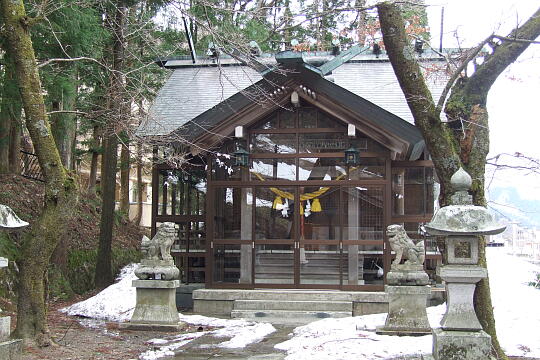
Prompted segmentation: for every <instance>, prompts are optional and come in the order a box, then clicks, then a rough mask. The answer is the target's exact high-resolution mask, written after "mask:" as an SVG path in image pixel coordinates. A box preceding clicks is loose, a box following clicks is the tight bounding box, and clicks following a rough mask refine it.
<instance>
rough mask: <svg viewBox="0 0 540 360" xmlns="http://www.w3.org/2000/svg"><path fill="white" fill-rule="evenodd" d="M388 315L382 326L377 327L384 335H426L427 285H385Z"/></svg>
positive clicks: (429, 327) (428, 288)
mask: <svg viewBox="0 0 540 360" xmlns="http://www.w3.org/2000/svg"><path fill="white" fill-rule="evenodd" d="M386 292H387V294H388V316H387V317H386V323H385V324H384V326H383V327H380V328H377V333H378V334H384V335H427V334H431V326H430V325H429V320H428V317H427V311H426V304H427V297H428V295H429V294H430V292H431V289H430V287H429V286H387V287H386Z"/></svg>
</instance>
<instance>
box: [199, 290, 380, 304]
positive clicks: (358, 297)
mask: <svg viewBox="0 0 540 360" xmlns="http://www.w3.org/2000/svg"><path fill="white" fill-rule="evenodd" d="M193 299H201V300H265V301H279V300H286V301H357V302H376V303H377V302H387V301H388V300H387V296H386V293H384V292H383V291H381V292H366V291H361V292H360V291H339V290H284V289H268V290H266V289H265V290H262V289H261V290H241V289H219V290H218V289H200V290H195V291H194V292H193Z"/></svg>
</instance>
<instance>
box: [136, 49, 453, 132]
mask: <svg viewBox="0 0 540 360" xmlns="http://www.w3.org/2000/svg"><path fill="white" fill-rule="evenodd" d="M332 58H333V57H332V56H330V55H328V54H317V53H315V54H311V55H307V56H305V59H306V61H308V62H313V61H316V62H318V63H324V62H326V61H328V60H331V59H332ZM259 60H260V62H261V63H263V64H265V65H268V66H275V65H276V61H275V58H274V57H268V56H267V57H262V58H260V59H259ZM422 61H423V63H424V64H425V65H426V67H431V66H433V64H439V65H440V64H444V63H442V62H441V60H440V59H439V58H437V57H435V56H431V55H430V54H424V55H423V59H422ZM162 64H164V67H166V68H169V69H172V73H171V75H170V77H169V79H168V80H167V82H166V83H165V85H164V86H163V88H162V89H161V90H160V91H159V93H158V95H157V97H156V99H155V101H154V103H153V104H152V106H151V107H150V111H149V117H148V119H147V121H146V122H145V123H144V124H143V125H142V126H141V127H140V128H139V130H138V134H139V135H141V136H153V135H157V136H160V135H167V134H170V133H171V132H172V131H174V130H176V129H177V128H179V127H180V126H182V125H183V124H185V123H186V122H188V121H190V120H192V119H194V118H195V117H197V116H199V115H201V114H202V113H204V112H206V111H208V110H210V109H212V108H213V107H215V106H217V105H218V104H220V103H222V102H223V101H225V100H227V99H229V98H231V96H233V95H234V94H236V93H238V92H239V91H241V90H244V89H246V88H247V87H249V86H251V85H252V84H255V83H257V82H258V81H260V80H261V79H262V76H261V75H260V74H259V73H258V72H256V71H255V70H253V69H251V68H250V67H248V66H246V65H243V64H242V63H240V62H239V61H237V60H235V59H232V58H222V59H220V60H219V63H216V62H214V61H212V60H211V59H203V60H199V62H198V63H197V64H193V63H192V62H191V60H187V59H186V60H167V61H162ZM329 77H331V78H333V81H334V83H335V84H336V85H338V86H340V87H342V88H344V89H346V90H348V91H350V92H352V93H353V94H355V95H357V96H360V97H362V98H364V99H366V100H368V101H370V102H372V103H374V104H376V105H378V106H379V107H381V108H383V109H386V110H387V111H389V112H391V113H392V114H394V115H396V116H398V117H400V118H402V119H404V120H406V121H408V122H411V123H412V122H413V117H412V114H411V112H410V110H409V108H408V106H407V103H406V101H405V97H404V95H403V93H402V91H401V88H400V87H399V84H398V82H397V79H396V77H395V74H394V72H393V69H392V66H391V64H390V62H389V61H388V58H387V57H386V55H384V54H382V55H380V56H379V57H376V56H375V55H373V54H371V53H367V52H364V53H361V54H359V55H357V56H355V57H354V58H353V59H351V60H349V61H348V62H346V63H344V64H342V65H341V66H339V67H338V68H336V69H334V70H333V72H332V74H331V75H329ZM427 80H428V86H429V88H430V90H431V92H432V94H433V97H434V99H435V100H437V99H438V97H439V95H440V93H441V92H442V90H443V88H444V85H445V83H446V79H445V78H442V79H441V78H437V75H436V73H433V74H430V75H429V76H428V77H427ZM252 92H253V91H252ZM258 93H259V92H257V91H255V92H254V94H258ZM259 95H260V94H259ZM256 96H258V95H256Z"/></svg>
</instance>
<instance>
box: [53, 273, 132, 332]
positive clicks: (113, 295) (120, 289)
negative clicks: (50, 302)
mask: <svg viewBox="0 0 540 360" xmlns="http://www.w3.org/2000/svg"><path fill="white" fill-rule="evenodd" d="M137 266H139V264H130V265H127V266H125V267H124V268H123V269H122V271H121V272H120V275H118V278H117V279H116V280H118V282H117V283H114V284H112V285H111V286H109V287H107V288H105V289H104V290H103V291H101V292H100V293H99V294H97V295H95V296H93V297H91V298H88V299H86V300H84V301H81V302H78V303H75V304H73V305H71V306H68V307H65V308H63V309H60V311H61V312H64V313H66V314H68V315H74V316H82V317H87V318H92V319H100V320H108V321H116V322H123V321H128V320H129V319H130V318H131V315H133V310H134V309H135V296H136V295H135V288H134V287H132V286H131V282H132V281H133V280H136V279H137V277H136V276H135V273H134V271H135V269H136V268H137Z"/></svg>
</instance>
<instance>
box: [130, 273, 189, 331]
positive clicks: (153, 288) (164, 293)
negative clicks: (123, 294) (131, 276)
mask: <svg viewBox="0 0 540 360" xmlns="http://www.w3.org/2000/svg"><path fill="white" fill-rule="evenodd" d="M133 285H135V286H136V287H137V302H136V305H135V311H134V312H133V316H132V317H131V320H130V321H129V322H130V323H132V324H138V325H140V324H151V325H173V326H178V323H179V317H178V311H177V310H176V287H177V286H178V280H176V281H160V280H134V281H133Z"/></svg>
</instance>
